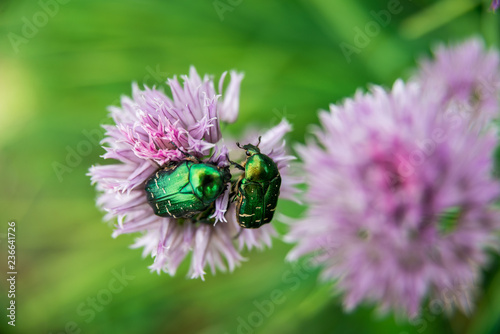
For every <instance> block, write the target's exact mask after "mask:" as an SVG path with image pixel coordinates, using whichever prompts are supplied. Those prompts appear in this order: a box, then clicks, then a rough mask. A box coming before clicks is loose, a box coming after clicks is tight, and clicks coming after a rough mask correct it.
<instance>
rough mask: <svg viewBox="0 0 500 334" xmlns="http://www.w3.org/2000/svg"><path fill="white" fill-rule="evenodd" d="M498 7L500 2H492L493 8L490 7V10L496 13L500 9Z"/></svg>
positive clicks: (497, 0) (494, 0)
mask: <svg viewBox="0 0 500 334" xmlns="http://www.w3.org/2000/svg"><path fill="white" fill-rule="evenodd" d="M498 7H500V0H493V1H492V2H491V6H490V9H491V10H493V11H495V10H497V9H498Z"/></svg>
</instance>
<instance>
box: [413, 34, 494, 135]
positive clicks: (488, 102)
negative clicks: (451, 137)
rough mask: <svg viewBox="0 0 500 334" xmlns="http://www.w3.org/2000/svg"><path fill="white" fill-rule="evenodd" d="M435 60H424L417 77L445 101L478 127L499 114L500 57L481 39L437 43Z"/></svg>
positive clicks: (426, 87)
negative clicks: (450, 44) (450, 45)
mask: <svg viewBox="0 0 500 334" xmlns="http://www.w3.org/2000/svg"><path fill="white" fill-rule="evenodd" d="M434 54H435V59H433V60H423V61H422V62H421V66H420V70H419V72H418V73H417V75H416V78H415V79H416V80H418V81H420V82H421V83H422V84H423V86H424V88H425V89H428V90H429V91H430V92H433V94H435V92H436V91H438V92H439V94H441V95H442V97H443V99H444V101H443V103H444V104H449V105H453V108H456V107H457V105H458V107H459V108H461V109H462V112H463V113H464V116H466V117H469V118H471V121H472V122H473V123H476V124H477V125H478V126H479V127H482V126H483V125H484V124H486V123H488V122H489V121H491V119H493V118H495V117H498V92H499V91H500V57H499V54H498V52H496V51H486V50H485V47H484V43H483V41H482V40H480V39H476V38H473V39H470V40H468V41H466V42H465V43H462V44H460V45H457V46H454V47H446V46H444V45H440V46H438V47H437V48H436V50H435V52H434Z"/></svg>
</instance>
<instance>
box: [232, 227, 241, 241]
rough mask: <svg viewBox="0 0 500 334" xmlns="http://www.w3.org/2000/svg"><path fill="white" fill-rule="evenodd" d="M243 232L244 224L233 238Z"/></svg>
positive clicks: (236, 237)
mask: <svg viewBox="0 0 500 334" xmlns="http://www.w3.org/2000/svg"><path fill="white" fill-rule="evenodd" d="M241 232H243V226H240V230H239V232H238V233H237V234H236V235H235V236H234V237H233V239H238V237H239V236H240V235H241Z"/></svg>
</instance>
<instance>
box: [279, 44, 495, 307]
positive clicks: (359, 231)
mask: <svg viewBox="0 0 500 334" xmlns="http://www.w3.org/2000/svg"><path fill="white" fill-rule="evenodd" d="M480 46H481V43H480V42H478V41H477V40H472V41H469V42H466V43H465V44H463V45H460V46H458V47H453V48H449V49H448V48H444V47H441V48H440V49H439V51H438V53H437V58H436V60H434V61H428V62H426V63H424V65H423V67H422V69H421V71H420V73H418V75H417V76H416V78H417V79H415V80H414V81H412V82H410V83H408V84H405V83H403V82H402V81H397V82H396V83H395V84H394V86H393V88H392V90H390V91H387V90H385V89H383V88H381V87H377V86H375V87H372V89H371V91H370V92H369V93H362V92H358V93H357V94H356V95H355V96H354V98H352V99H347V100H345V101H344V102H343V103H342V104H339V105H332V106H331V107H330V110H329V111H323V112H321V113H320V120H321V128H319V129H316V130H315V131H314V135H315V138H316V139H315V140H313V139H311V140H309V141H308V142H307V145H305V146H300V147H298V152H299V155H300V156H301V157H302V159H303V161H304V165H305V175H306V177H307V183H308V187H309V188H308V191H307V194H306V196H305V202H306V204H307V205H308V210H307V212H306V215H305V217H304V218H303V219H302V220H300V221H296V222H294V223H292V226H291V231H290V232H289V234H288V235H287V236H286V239H287V240H288V241H290V242H296V243H297V245H296V246H295V247H294V249H292V251H291V252H290V253H289V254H288V259H289V260H296V259H298V258H299V257H301V256H305V255H306V256H309V257H311V258H312V261H313V262H314V263H315V264H317V265H319V266H322V267H323V271H322V277H323V278H324V279H325V280H328V281H334V282H336V289H338V291H340V292H341V293H342V295H343V302H344V306H345V308H346V309H347V310H351V309H353V308H354V307H356V306H357V305H359V304H360V303H362V302H369V303H374V304H376V305H377V306H378V308H379V310H380V311H382V312H387V311H390V310H393V311H395V312H396V313H402V314H405V315H407V316H409V317H414V316H416V315H418V313H419V311H420V307H421V305H422V303H423V302H424V300H430V301H434V302H435V303H440V306H441V307H446V308H451V307H453V306H458V307H460V308H461V309H463V310H464V311H468V310H470V309H471V307H472V306H471V305H472V304H471V300H472V298H473V294H474V287H475V286H476V284H477V281H478V278H479V274H480V270H481V268H482V267H484V266H485V265H486V264H487V253H486V251H485V249H486V248H487V247H490V246H492V247H498V245H499V240H498V234H495V232H496V231H498V230H499V229H500V214H499V212H498V210H495V209H494V208H493V207H492V203H493V202H494V201H495V200H496V199H498V197H499V195H500V182H499V181H498V180H497V179H494V177H493V176H492V169H493V160H492V155H493V151H494V149H495V146H496V143H497V137H496V133H495V131H494V130H493V128H492V127H491V126H485V127H482V128H481V131H480V133H478V131H477V127H473V126H471V122H474V121H475V120H476V119H478V118H481V119H482V120H490V119H492V118H494V117H495V116H497V115H498V112H499V106H498V99H497V98H498V96H499V93H500V90H499V89H498V86H495V85H491V86H489V87H491V88H493V87H494V90H493V91H492V92H487V93H486V92H484V94H483V91H481V94H483V95H481V94H480V98H479V99H476V100H474V99H470V97H471V94H477V90H478V88H477V84H478V83H479V82H481V81H482V80H483V77H482V76H483V75H486V76H485V78H486V81H487V82H489V83H490V82H498V81H496V80H498V76H497V75H498V53H495V52H488V53H485V52H484V50H483V49H482V48H481V47H480ZM455 66H458V68H455ZM453 68H455V69H454V70H452V69H453ZM457 72H461V73H457ZM490 74H493V76H490ZM439 87H441V88H439ZM438 88H439V89H438ZM495 96H496V98H494V97H495ZM455 99H456V100H459V101H460V103H451V101H452V100H455ZM463 105H465V106H467V107H469V108H470V109H468V110H471V109H472V110H474V111H475V112H476V115H475V118H471V117H468V116H466V115H464V112H463V109H462V107H463ZM483 114H484V115H483Z"/></svg>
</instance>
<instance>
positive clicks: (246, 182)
mask: <svg viewBox="0 0 500 334" xmlns="http://www.w3.org/2000/svg"><path fill="white" fill-rule="evenodd" d="M259 144H260V137H259V143H258V144H257V146H254V145H252V144H247V145H244V146H240V144H239V143H236V145H238V147H239V148H241V149H244V150H245V151H246V152H245V153H246V155H247V159H246V161H245V162H244V163H243V165H242V166H240V165H238V164H236V163H234V162H233V164H234V165H236V167H237V168H239V169H241V170H244V171H245V173H244V174H242V175H241V177H240V178H239V179H238V181H237V182H236V184H235V189H234V191H235V192H236V195H235V197H234V199H233V201H235V202H236V220H237V221H238V224H239V225H240V226H241V227H245V228H259V227H261V226H262V225H263V224H267V223H269V222H270V221H271V220H272V219H273V215H274V211H275V210H276V205H277V204H278V197H279V195H280V186H281V176H280V173H279V170H278V166H277V165H276V163H275V162H274V161H273V160H272V159H271V158H270V157H268V156H267V155H265V154H263V153H261V152H260V149H259Z"/></svg>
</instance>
